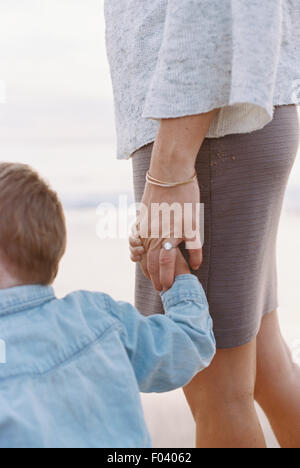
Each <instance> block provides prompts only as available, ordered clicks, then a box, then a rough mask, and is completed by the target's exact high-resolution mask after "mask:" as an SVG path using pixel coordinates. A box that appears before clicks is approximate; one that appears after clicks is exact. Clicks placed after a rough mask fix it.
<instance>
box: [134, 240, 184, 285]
mask: <svg viewBox="0 0 300 468" xmlns="http://www.w3.org/2000/svg"><path fill="white" fill-rule="evenodd" d="M129 245H130V258H131V260H132V261H133V262H134V263H138V262H140V263H141V267H142V270H144V269H143V261H145V260H146V253H147V252H146V250H145V248H144V247H143V244H142V240H141V239H140V238H139V237H138V236H137V235H132V236H131V237H130V238H129ZM190 273H191V271H190V268H189V266H188V264H187V262H186V261H185V259H184V257H183V255H182V253H181V251H180V250H179V248H177V249H176V266H175V276H179V275H188V274H190ZM170 286H172V285H170Z"/></svg>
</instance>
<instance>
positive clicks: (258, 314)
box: [133, 106, 299, 348]
mask: <svg viewBox="0 0 300 468" xmlns="http://www.w3.org/2000/svg"><path fill="white" fill-rule="evenodd" d="M298 143H299V122H298V113H297V108H296V107H295V106H281V107H277V108H276V109H275V116H274V119H273V121H272V122H271V123H270V124H269V125H267V126H266V127H265V128H263V129H262V130H259V131H256V132H253V133H249V134H241V135H229V136H226V137H223V138H216V139H206V140H205V141H204V144H203V145H202V148H201V151H200V152H199V155H198V158H197V165H196V169H197V173H198V177H199V183H200V188H201V202H202V203H204V206H205V240H204V247H203V256H204V260H203V264H202V266H201V267H200V269H199V271H198V272H196V273H195V274H196V276H197V277H198V278H199V280H200V281H201V283H202V285H203V287H204V290H205V292H206V294H207V298H208V302H209V305H210V312H211V315H212V318H213V321H214V333H215V336H216V340H217V347H218V348H234V347H237V346H242V345H244V344H246V343H249V342H250V341H252V340H253V339H254V338H255V337H256V335H257V333H258V331H259V329H260V325H261V320H262V317H263V316H264V315H265V314H267V313H270V312H273V311H274V310H276V309H277V307H278V298H277V271H276V239H277V231H278V225H279V220H280V214H281V209H282V202H283V199H284V194H285V190H286V186H287V182H288V178H289V174H290V171H291V169H292V167H293V163H294V161H295V157H296V153H297V149H298ZM152 147H153V144H149V145H147V146H145V147H143V148H141V149H140V150H138V151H137V152H136V153H135V155H134V158H133V174H134V186H135V195H136V200H137V201H140V200H141V198H142V195H143V191H144V186H145V176H146V172H147V170H148V169H149V165H150V159H151V151H152ZM136 306H137V308H138V309H139V310H140V312H141V313H142V314H144V315H152V314H160V313H163V308H162V303H161V299H160V296H159V294H158V293H157V292H156V291H155V289H154V288H153V286H152V283H151V281H149V280H148V279H146V278H145V277H144V276H143V274H142V272H141V270H140V267H139V266H137V273H136Z"/></svg>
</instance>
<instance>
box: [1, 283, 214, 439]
mask: <svg viewBox="0 0 300 468" xmlns="http://www.w3.org/2000/svg"><path fill="white" fill-rule="evenodd" d="M162 300H163V303H164V307H165V311H166V315H165V316H163V315H157V316H152V317H147V318H146V317H143V316H141V315H140V314H139V312H138V311H137V310H136V309H135V308H134V307H133V306H131V305H130V304H127V303H123V302H116V301H114V300H113V299H112V298H111V297H109V296H107V295H105V294H102V293H90V292H85V291H81V292H75V293H73V294H70V295H68V296H67V297H65V298H64V299H57V298H56V297H55V294H54V291H53V289H52V288H51V287H42V286H22V287H17V288H13V289H7V290H2V291H0V340H1V344H2V346H1V350H2V360H3V354H4V353H3V351H4V346H3V345H4V343H5V347H6V363H5V364H3V363H2V364H1V356H0V407H1V412H0V447H1V448H97V447H106V448H112V447H122V448H123V447H124V448H133V447H150V446H151V440H150V437H149V433H148V430H147V427H146V424H145V420H144V415H143V410H142V405H141V401H140V395H139V392H140V391H142V392H166V391H169V390H173V389H175V388H178V387H181V386H183V385H185V384H187V383H188V382H189V381H190V380H191V379H192V378H193V376H194V375H195V374H196V373H198V372H199V371H201V370H202V369H203V368H205V367H207V366H208V365H209V364H210V362H211V360H212V358H213V356H214V353H215V340H214V337H213V333H212V320H211V318H210V315H209V311H208V304H207V300H206V298H205V294H204V291H203V289H202V287H201V285H200V283H199V282H198V280H197V279H196V278H195V277H194V276H192V275H182V276H179V277H177V279H176V282H175V284H174V285H173V287H172V288H171V289H170V290H169V291H167V292H166V293H163V294H162Z"/></svg>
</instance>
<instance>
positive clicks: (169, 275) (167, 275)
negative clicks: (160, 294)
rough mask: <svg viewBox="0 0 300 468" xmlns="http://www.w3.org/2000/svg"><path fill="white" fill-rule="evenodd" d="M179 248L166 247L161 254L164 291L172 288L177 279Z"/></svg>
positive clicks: (161, 276) (160, 274) (160, 264)
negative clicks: (176, 268) (168, 248)
mask: <svg viewBox="0 0 300 468" xmlns="http://www.w3.org/2000/svg"><path fill="white" fill-rule="evenodd" d="M176 257H177V248H174V247H173V248H172V249H171V250H166V249H164V247H163V248H162V249H161V250H160V255H159V277H160V284H161V286H162V289H163V290H164V291H167V290H168V289H170V288H171V287H172V285H173V283H174V280H175V267H176Z"/></svg>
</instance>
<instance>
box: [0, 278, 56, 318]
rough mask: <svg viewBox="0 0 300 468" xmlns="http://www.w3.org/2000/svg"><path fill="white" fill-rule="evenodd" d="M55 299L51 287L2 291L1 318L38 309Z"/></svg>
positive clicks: (0, 299) (0, 292)
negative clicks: (34, 308)
mask: <svg viewBox="0 0 300 468" xmlns="http://www.w3.org/2000/svg"><path fill="white" fill-rule="evenodd" d="M54 298H55V294H54V290H53V288H52V287H51V286H38V285H34V286H18V287H16V288H11V289H2V290H1V289H0V317H1V316H3V315H8V314H15V313H17V312H22V311H23V310H26V309H30V308H33V307H38V306H40V305H42V304H44V303H45V302H48V301H51V300H52V299H54Z"/></svg>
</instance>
